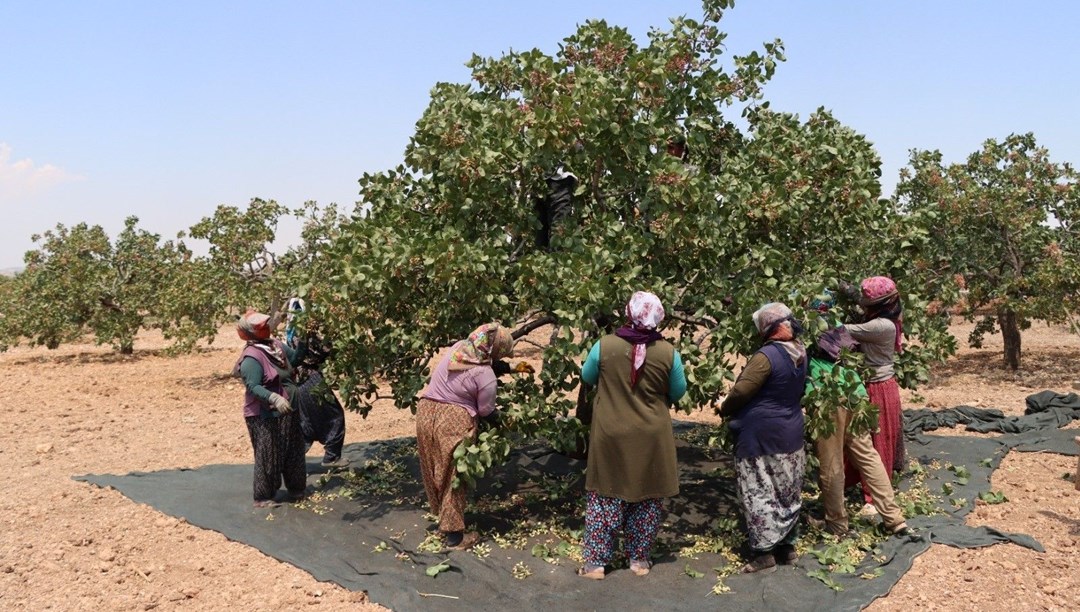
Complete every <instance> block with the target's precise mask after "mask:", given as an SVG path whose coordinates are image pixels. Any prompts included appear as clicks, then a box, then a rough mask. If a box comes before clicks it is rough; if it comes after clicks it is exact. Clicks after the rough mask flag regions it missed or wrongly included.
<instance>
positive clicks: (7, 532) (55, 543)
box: [0, 325, 1080, 611]
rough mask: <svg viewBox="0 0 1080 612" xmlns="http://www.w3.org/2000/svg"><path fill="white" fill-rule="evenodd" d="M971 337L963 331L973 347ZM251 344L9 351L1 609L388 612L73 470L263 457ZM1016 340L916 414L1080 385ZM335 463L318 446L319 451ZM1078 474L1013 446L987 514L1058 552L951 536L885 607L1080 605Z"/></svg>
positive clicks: (953, 365)
mask: <svg viewBox="0 0 1080 612" xmlns="http://www.w3.org/2000/svg"><path fill="white" fill-rule="evenodd" d="M968 331H969V327H967V326H964V325H957V326H956V327H955V329H954V333H955V334H956V335H957V337H958V338H960V339H961V340H964V339H966V337H967V332H968ZM239 346H240V342H239V341H238V340H235V337H234V336H233V335H232V334H223V335H222V336H221V337H220V338H219V340H218V344H215V345H214V347H212V348H209V349H205V350H203V351H201V352H199V353H196V354H193V355H188V356H184V357H179V358H168V357H164V356H162V355H160V354H159V353H158V349H159V348H160V347H161V341H160V338H157V337H152V336H147V337H143V338H140V339H139V341H138V342H137V344H136V353H135V355H133V356H130V357H121V356H119V355H115V354H113V353H111V352H110V351H109V350H108V349H104V348H99V347H95V346H92V345H75V346H64V347H62V348H61V349H59V350H57V351H47V350H45V349H32V350H31V349H25V348H17V349H13V350H11V351H9V352H7V353H3V354H0V367H2V368H3V372H4V373H5V382H6V384H4V385H3V386H2V388H0V471H2V473H4V474H7V475H8V476H7V477H6V479H5V482H7V483H8V484H7V485H6V489H5V490H6V493H5V494H4V495H3V496H0V524H2V526H3V527H2V533H3V534H4V535H3V538H2V539H0V609H5V610H15V609H34V610H40V609H60V610H76V609H78V610H92V609H96V610H150V609H155V608H161V609H165V608H174V607H183V608H185V609H193V610H221V609H237V610H276V609H284V608H296V607H301V606H309V605H310V606H317V609H320V610H346V609H347V610H356V609H373V610H374V609H382V608H380V607H379V606H374V605H371V604H365V603H364V599H365V598H364V596H363V594H359V593H351V592H349V591H346V590H345V589H342V588H340V587H338V586H336V585H334V584H330V583H322V582H317V581H316V580H315V579H313V578H312V577H311V576H310V575H309V574H307V573H305V572H303V571H301V570H299V569H297V568H295V567H293V566H291V565H288V564H285V563H281V562H279V561H277V560H275V559H272V558H270V557H268V556H266V555H264V554H262V553H260V552H259V551H257V550H255V549H253V548H250V547H248V546H245V545H243V544H238V543H235V542H230V541H228V540H226V539H225V537H224V536H222V535H221V534H218V533H216V532H213V531H205V530H202V529H199V528H196V527H193V526H191V525H188V524H186V523H184V522H183V521H180V520H177V519H174V518H172V517H169V516H166V515H163V514H161V513H159V512H157V511H155V510H153V509H151V508H150V507H148V506H145V505H141V504H136V503H133V502H131V501H129V500H128V499H127V498H125V497H123V496H122V495H120V493H118V492H115V491H103V490H100V489H97V488H94V487H91V486H89V485H86V484H82V483H78V482H75V481H73V480H71V476H72V475H76V474H84V473H127V472H132V471H152V470H160V469H166V468H180V467H197V466H201V465H205V464H209V463H246V462H250V461H251V448H250V444H249V442H248V439H247V430H246V429H245V427H244V423H243V419H242V418H241V416H240V399H241V394H242V389H241V385H240V384H239V383H238V382H237V381H235V380H233V379H231V378H229V377H228V372H229V370H230V369H231V368H232V365H233V361H234V359H235V358H236V355H237V353H238V351H239ZM1000 348H1001V345H1000V340H999V339H997V338H994V339H992V340H991V341H990V342H989V343H988V346H987V347H986V348H984V349H981V350H977V351H976V350H971V349H966V348H964V349H962V350H961V353H960V355H959V356H958V357H956V358H954V359H953V360H952V361H951V362H950V363H948V364H947V365H946V366H944V367H942V368H940V370H939V371H938V372H937V373H936V375H935V381H934V384H933V385H932V386H930V387H927V388H924V389H921V390H920V392H919V393H920V395H921V397H919V396H913V395H912V394H910V393H906V394H905V396H904V405H905V407H909V408H914V407H921V406H926V405H929V406H932V407H941V408H946V407H952V406H955V405H958V404H968V405H974V406H986V407H996V408H1001V409H1002V410H1004V411H1005V412H1006V413H1011V414H1020V413H1022V412H1023V408H1024V403H1023V400H1024V397H1026V396H1027V395H1028V394H1030V393H1033V392H1036V391H1041V390H1043V389H1053V390H1056V391H1071V390H1073V384H1074V382H1076V381H1078V380H1080V338H1078V337H1075V336H1070V335H1069V334H1068V332H1067V330H1065V329H1064V328H1059V327H1053V328H1051V327H1046V326H1043V325H1037V326H1035V327H1033V328H1032V329H1031V330H1028V331H1027V332H1025V334H1024V359H1025V362H1024V365H1025V369H1024V370H1023V371H1022V372H1021V373H1020V374H1019V375H1012V374H1008V373H1006V372H1004V371H1002V369H1001V367H1000V362H1001V356H1000ZM380 408H381V409H377V410H376V411H374V412H373V413H372V416H371V417H370V418H368V419H367V420H363V419H360V418H359V417H358V416H356V415H352V414H350V415H349V416H348V437H347V439H346V442H358V441H364V440H371V439H378V438H387V437H394V436H400V435H409V434H411V433H413V432H414V429H413V427H414V426H413V420H412V417H411V415H410V414H409V413H408V412H407V411H398V410H394V409H393V407H392V406H389V405H387V406H382V407H380ZM711 419H712V417H711V416H709V415H704V414H700V415H697V416H696V417H695V418H694V420H704V421H708V420H711ZM1078 433H1080V432H1078ZM320 456H321V449H320V448H319V446H318V445H316V446H315V447H314V448H313V449H312V454H311V459H312V460H317V459H318V457H320ZM1075 470H1076V459H1075V458H1068V457H1063V456H1059V455H1054V454H1047V453H1031V454H1021V453H1011V454H1010V455H1009V456H1008V457H1007V458H1006V459H1005V460H1004V462H1003V463H1002V466H1001V469H1000V470H998V471H997V472H996V474H995V476H994V480H993V483H992V485H993V489H995V490H1000V491H1003V492H1004V493H1005V495H1006V496H1007V497H1008V499H1009V501H1008V502H1006V503H1004V504H1001V505H995V506H980V507H978V508H977V509H976V511H975V512H974V513H973V514H972V515H971V516H970V518H969V522H970V523H971V524H989V525H994V526H996V527H999V528H1002V529H1005V530H1009V531H1018V532H1023V533H1028V534H1031V535H1033V536H1035V537H1036V538H1037V539H1038V540H1039V541H1040V542H1042V544H1043V545H1044V546H1045V547H1046V552H1045V553H1035V552H1032V551H1030V550H1027V549H1024V548H1020V547H1018V546H1015V545H999V546H993V547H990V548H986V549H980V550H957V549H953V548H947V547H944V546H939V545H935V546H933V547H932V548H931V550H930V551H929V552H927V553H926V554H924V555H922V556H921V557H919V558H918V559H916V561H915V566H914V568H913V569H912V571H911V572H909V573H908V574H907V575H906V576H904V578H903V579H902V580H901V581H900V583H899V584H898V585H897V586H896V587H895V589H894V590H893V592H892V593H891V594H890V595H889V596H888V597H886V598H883V599H879V600H878V601H876V602H874V604H872V605H871V606H870V608H869V609H870V610H874V611H886V610H904V611H908V610H913V609H919V610H970V609H980V608H981V609H993V610H1007V609H1012V610H1069V609H1073V610H1075V609H1080V572H1078V571H1077V567H1078V564H1080V562H1078V561H1077V560H1076V551H1077V545H1078V544H1080V492H1078V491H1076V490H1075V489H1074V488H1073V485H1072V484H1071V483H1070V482H1066V481H1065V480H1064V479H1063V478H1062V475H1063V474H1064V473H1066V472H1073V471H1075ZM582 588H588V585H585V584H583V585H582Z"/></svg>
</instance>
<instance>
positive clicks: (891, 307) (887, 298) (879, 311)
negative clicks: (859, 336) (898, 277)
mask: <svg viewBox="0 0 1080 612" xmlns="http://www.w3.org/2000/svg"><path fill="white" fill-rule="evenodd" d="M859 291H860V294H861V296H860V299H859V302H860V304H861V305H862V307H863V310H865V311H866V320H867V321H870V320H873V319H877V318H879V317H880V318H885V319H889V320H891V321H892V322H893V325H895V326H896V340H895V342H894V344H893V348H894V349H895V350H896V352H897V353H901V352H903V337H904V307H903V305H902V304H901V303H900V293H899V291H897V289H896V283H895V282H894V281H893V279H891V278H889V277H888V276H871V277H870V278H867V279H864V280H863V282H862V283H861V284H860V286H859Z"/></svg>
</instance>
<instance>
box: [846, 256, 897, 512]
mask: <svg viewBox="0 0 1080 612" xmlns="http://www.w3.org/2000/svg"><path fill="white" fill-rule="evenodd" d="M859 305H860V306H862V309H863V313H864V316H863V322H862V323H858V324H848V325H845V326H844V327H845V329H847V332H848V333H849V334H851V337H852V338H854V339H855V340H857V341H858V342H859V350H860V351H861V352H862V353H863V356H864V357H865V360H864V361H865V363H866V365H868V366H870V368H871V371H872V372H873V373H872V374H871V376H870V380H869V381H868V383H867V385H866V391H867V393H869V395H870V401H871V402H872V403H873V404H874V405H875V406H877V407H878V430H877V431H876V432H874V433H873V434H871V439H872V440H873V442H874V448H875V449H877V452H878V454H879V455H881V462H882V463H883V464H884V466H885V471H886V472H888V473H899V472H901V471H903V469H904V461H905V458H904V428H903V413H902V409H901V406H900V387H899V386H898V385H897V384H896V377H895V371H894V367H893V362H894V360H895V359H896V355H898V354H899V353H900V352H901V351H902V350H903V335H904V327H903V324H904V316H903V312H904V311H903V306H902V305H901V303H900V293H899V291H897V288H896V283H895V282H893V280H892V279H891V278H889V277H887V276H872V277H870V278H867V279H864V280H863V281H862V283H861V284H860V286H859ZM853 472H854V471H853V470H849V472H848V476H849V479H850V482H854V481H855V478H854V476H855V475H854V473H853ZM863 494H864V497H865V499H866V503H867V504H868V507H866V508H864V510H865V511H867V512H872V511H873V510H872V509H873V505H872V500H871V498H870V495H869V492H868V491H867V487H866V486H865V485H864V486H863Z"/></svg>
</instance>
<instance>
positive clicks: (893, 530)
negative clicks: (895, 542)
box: [885, 522, 911, 537]
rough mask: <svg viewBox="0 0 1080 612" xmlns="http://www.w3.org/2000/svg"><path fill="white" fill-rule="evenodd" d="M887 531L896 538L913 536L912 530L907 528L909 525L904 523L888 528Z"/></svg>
mask: <svg viewBox="0 0 1080 612" xmlns="http://www.w3.org/2000/svg"><path fill="white" fill-rule="evenodd" d="M885 529H886V530H887V531H888V532H889V533H890V534H892V535H894V536H901V537H902V536H906V535H911V528H910V527H908V526H907V523H903V522H902V523H900V524H899V525H894V526H892V527H886V528H885Z"/></svg>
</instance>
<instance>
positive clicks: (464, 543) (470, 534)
mask: <svg viewBox="0 0 1080 612" xmlns="http://www.w3.org/2000/svg"><path fill="white" fill-rule="evenodd" d="M479 541H480V534H478V533H476V532H475V531H467V532H465V534H464V535H462V536H461V541H460V542H458V543H457V544H454V545H453V546H444V547H443V550H447V551H449V550H469V549H470V548H472V547H473V546H476V544H477V543H478V542H479Z"/></svg>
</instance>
